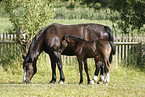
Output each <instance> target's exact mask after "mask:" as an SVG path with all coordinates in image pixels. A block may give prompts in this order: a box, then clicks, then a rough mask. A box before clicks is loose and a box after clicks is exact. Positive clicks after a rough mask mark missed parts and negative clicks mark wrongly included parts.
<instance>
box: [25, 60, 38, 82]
mask: <svg viewBox="0 0 145 97" xmlns="http://www.w3.org/2000/svg"><path fill="white" fill-rule="evenodd" d="M23 69H24V79H23V80H24V83H30V80H31V79H32V77H33V75H34V74H35V73H36V71H37V68H36V61H34V60H32V59H31V58H29V59H28V58H24V62H23Z"/></svg>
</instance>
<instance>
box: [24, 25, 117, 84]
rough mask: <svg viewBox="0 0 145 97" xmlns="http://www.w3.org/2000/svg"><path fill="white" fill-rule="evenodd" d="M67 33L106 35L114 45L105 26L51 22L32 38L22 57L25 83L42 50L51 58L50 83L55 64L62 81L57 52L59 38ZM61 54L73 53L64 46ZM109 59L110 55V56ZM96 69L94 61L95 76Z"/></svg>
mask: <svg viewBox="0 0 145 97" xmlns="http://www.w3.org/2000/svg"><path fill="white" fill-rule="evenodd" d="M67 34H69V35H75V36H78V37H80V38H82V39H85V40H97V39H103V38H104V37H107V38H108V40H109V41H112V46H113V45H114V44H113V41H114V40H113V33H112V31H111V30H110V28H109V27H107V26H104V25H100V24H92V23H89V24H78V25H61V24H51V25H49V26H47V27H45V28H44V29H42V30H41V31H39V32H38V34H37V35H36V36H35V37H34V39H33V40H32V43H31V45H30V48H29V51H28V53H27V56H26V57H24V62H23V68H24V82H25V83H29V82H30V80H31V79H32V77H33V76H34V74H35V73H36V72H37V67H36V62H37V59H38V57H39V55H40V54H41V52H42V51H45V52H46V53H47V54H49V57H50V59H51V67H52V80H51V81H50V83H55V82H56V64H57V66H58V69H59V72H60V80H59V82H61V83H63V82H64V80H65V77H64V74H63V67H62V60H61V53H60V52H58V48H59V47H60V40H61V38H62V37H63V36H64V35H67ZM62 54H63V55H74V54H75V53H74V52H73V51H72V50H71V49H69V48H66V49H64V51H63V52H62ZM111 59H112V56H110V60H111ZM95 60H96V59H95ZM98 71H99V69H98V68H97V61H96V71H95V74H94V75H95V77H96V76H97V75H98Z"/></svg>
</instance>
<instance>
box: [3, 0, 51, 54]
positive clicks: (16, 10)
mask: <svg viewBox="0 0 145 97" xmlns="http://www.w3.org/2000/svg"><path fill="white" fill-rule="evenodd" d="M3 4H4V9H5V11H6V12H7V13H8V14H9V15H10V21H11V23H12V25H13V27H14V29H12V30H11V32H12V33H16V30H17V33H16V34H17V38H18V40H19V43H20V45H21V46H22V47H26V48H25V49H24V51H22V52H23V53H26V51H27V50H28V46H29V45H27V44H26V43H28V42H31V41H32V38H33V37H34V36H35V35H36V33H37V31H39V30H40V29H42V28H43V27H45V26H46V25H48V23H49V19H50V18H52V17H53V8H52V6H51V4H50V3H49V2H48V1H47V0H4V1H3ZM20 29H21V31H22V32H23V34H27V35H28V36H29V37H27V38H26V39H25V40H27V41H25V42H26V43H23V42H24V41H23V40H22V39H24V38H23V37H22V36H20V35H19V34H22V32H20V31H18V30H20ZM25 44H26V45H25Z"/></svg>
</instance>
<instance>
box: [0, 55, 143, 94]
mask: <svg viewBox="0 0 145 97" xmlns="http://www.w3.org/2000/svg"><path fill="white" fill-rule="evenodd" d="M74 60H75V59H74ZM20 63H22V62H15V64H20ZM88 66H89V74H90V78H92V77H93V73H94V70H95V68H94V67H95V66H94V61H93V60H89V62H88ZM37 67H38V72H37V73H36V74H35V76H34V77H33V79H32V80H31V84H24V83H23V69H22V65H19V70H18V71H19V72H16V70H14V71H15V72H14V73H13V72H12V70H8V71H4V69H3V68H2V67H1V66H0V96H9V95H11V96H57V97H58V96H134V97H136V96H144V95H145V73H144V72H142V71H141V70H140V69H139V68H138V67H135V66H123V64H118V66H116V64H115V63H112V64H111V71H110V83H109V84H108V85H98V84H94V85H87V77H86V74H85V71H84V70H83V74H84V82H83V84H82V85H79V84H78V83H79V70H78V63H77V62H76V61H75V62H73V63H72V64H64V65H63V70H64V74H65V78H66V80H65V82H64V84H63V85H60V84H58V81H59V71H58V69H57V82H56V84H48V83H49V81H50V80H51V66H50V62H49V57H48V55H46V54H42V55H41V56H40V57H39V59H38V62H37ZM9 69H10V67H9Z"/></svg>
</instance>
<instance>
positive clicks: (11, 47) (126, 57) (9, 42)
mask: <svg viewBox="0 0 145 97" xmlns="http://www.w3.org/2000/svg"><path fill="white" fill-rule="evenodd" d="M114 40H115V44H116V55H115V56H114V59H113V61H114V62H115V63H116V64H118V63H121V62H125V64H139V63H140V61H141V55H142V51H141V45H142V43H145V34H115V35H114ZM17 54H20V50H19V46H18V44H17V42H16V35H15V34H0V60H1V59H3V58H5V57H13V56H15V55H17ZM62 59H63V61H64V63H72V62H74V61H76V58H75V57H69V56H63V58H62ZM91 60H92V59H91Z"/></svg>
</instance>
